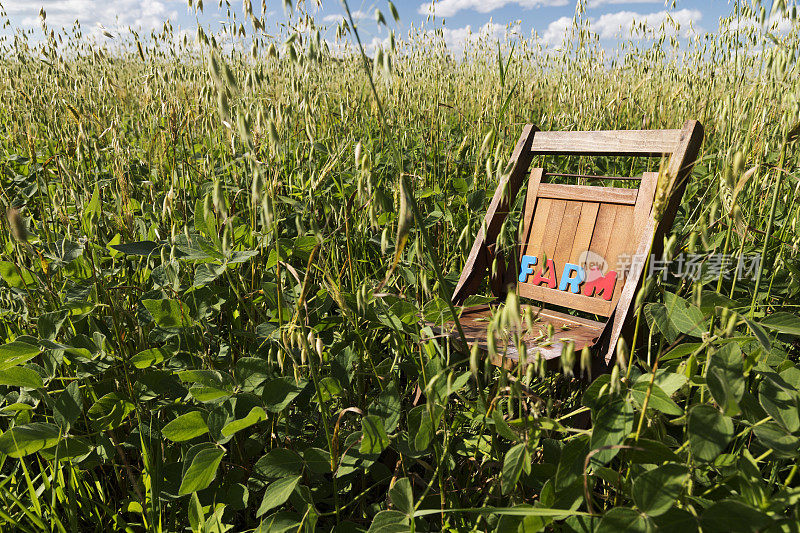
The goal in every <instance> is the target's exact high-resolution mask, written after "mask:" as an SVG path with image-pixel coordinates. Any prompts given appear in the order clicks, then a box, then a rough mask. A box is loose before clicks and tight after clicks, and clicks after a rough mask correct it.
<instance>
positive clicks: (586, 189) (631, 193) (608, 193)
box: [539, 183, 637, 205]
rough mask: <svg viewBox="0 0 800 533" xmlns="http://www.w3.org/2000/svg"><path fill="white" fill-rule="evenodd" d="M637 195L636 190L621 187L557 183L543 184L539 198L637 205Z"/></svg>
mask: <svg viewBox="0 0 800 533" xmlns="http://www.w3.org/2000/svg"><path fill="white" fill-rule="evenodd" d="M636 193H637V190H636V189H622V188H619V187H593V186H590V185H560V184H556V183H542V184H541V185H539V198H552V199H554V200H578V201H581V202H596V201H598V200H602V202H603V203H608V204H625V205H633V204H635V203H636Z"/></svg>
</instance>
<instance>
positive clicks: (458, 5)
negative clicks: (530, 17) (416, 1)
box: [417, 0, 570, 17]
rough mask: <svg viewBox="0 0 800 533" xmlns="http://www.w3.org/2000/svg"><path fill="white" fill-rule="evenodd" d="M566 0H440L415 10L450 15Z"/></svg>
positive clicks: (542, 4) (423, 13) (443, 15)
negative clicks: (468, 10)
mask: <svg viewBox="0 0 800 533" xmlns="http://www.w3.org/2000/svg"><path fill="white" fill-rule="evenodd" d="M569 3H570V2H569V1H568V0H440V1H437V2H436V3H434V4H431V2H430V1H428V2H425V3H423V4H421V5H420V6H419V9H417V12H418V13H419V14H421V15H432V14H436V16H438V17H452V16H453V15H455V14H456V13H458V12H459V11H464V10H467V9H472V10H475V11H477V12H479V13H491V12H492V11H494V10H496V9H501V8H503V7H505V6H507V5H517V6H519V7H521V8H524V9H531V8H534V7H544V6H565V5H568V4H569Z"/></svg>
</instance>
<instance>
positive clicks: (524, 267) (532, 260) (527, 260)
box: [519, 255, 537, 283]
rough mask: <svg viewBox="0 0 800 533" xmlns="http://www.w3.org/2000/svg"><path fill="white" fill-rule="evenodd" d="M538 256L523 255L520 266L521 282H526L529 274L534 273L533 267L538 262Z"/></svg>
mask: <svg viewBox="0 0 800 533" xmlns="http://www.w3.org/2000/svg"><path fill="white" fill-rule="evenodd" d="M536 261H537V259H536V257H535V256H533V255H523V256H522V264H520V266H519V282H520V283H525V282H526V281H528V276H530V275H531V274H533V267H534V265H535V264H536Z"/></svg>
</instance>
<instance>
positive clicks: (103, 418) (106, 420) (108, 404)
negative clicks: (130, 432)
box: [86, 392, 134, 430]
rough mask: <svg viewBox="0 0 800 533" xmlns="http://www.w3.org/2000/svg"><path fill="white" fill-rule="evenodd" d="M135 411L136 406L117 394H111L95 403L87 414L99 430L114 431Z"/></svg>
mask: <svg viewBox="0 0 800 533" xmlns="http://www.w3.org/2000/svg"><path fill="white" fill-rule="evenodd" d="M133 409H134V405H133V404H132V403H131V402H129V401H128V400H126V399H124V398H122V397H121V396H119V395H118V394H117V393H116V392H109V393H108V394H106V395H105V396H103V397H102V398H100V399H99V400H97V401H96V402H94V405H92V406H91V407H90V408H89V410H88V411H87V412H86V414H87V415H88V417H89V419H90V420H93V421H94V422H95V427H96V428H97V429H101V430H102V429H114V428H115V427H117V426H119V425H120V424H122V423H123V422H124V421H125V418H127V416H128V414H130V412H131V411H133Z"/></svg>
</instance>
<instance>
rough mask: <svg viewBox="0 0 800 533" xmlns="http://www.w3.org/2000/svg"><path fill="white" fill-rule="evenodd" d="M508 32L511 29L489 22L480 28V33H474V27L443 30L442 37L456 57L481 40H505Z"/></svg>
mask: <svg viewBox="0 0 800 533" xmlns="http://www.w3.org/2000/svg"><path fill="white" fill-rule="evenodd" d="M512 31H513V30H512ZM508 32H509V28H507V27H506V26H503V25H502V24H497V23H495V22H487V23H486V24H484V25H483V26H481V27H480V28H478V31H473V30H472V26H464V27H463V28H455V29H449V28H442V36H443V37H444V43H445V44H446V45H447V49H448V50H450V51H451V52H453V53H454V54H456V55H460V54H461V53H463V52H464V50H465V49H466V47H467V45H468V44H470V43H476V42H478V41H479V40H481V39H488V40H492V41H495V40H498V39H503V37H505V35H506V34H507V33H508Z"/></svg>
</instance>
